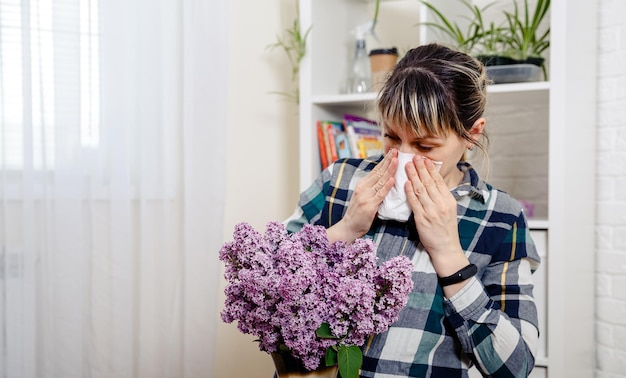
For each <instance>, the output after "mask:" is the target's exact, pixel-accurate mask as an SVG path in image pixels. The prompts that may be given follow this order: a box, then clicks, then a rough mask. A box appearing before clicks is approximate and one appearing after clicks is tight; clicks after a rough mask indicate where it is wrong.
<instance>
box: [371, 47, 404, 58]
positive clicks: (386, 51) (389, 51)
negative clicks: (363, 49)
mask: <svg viewBox="0 0 626 378" xmlns="http://www.w3.org/2000/svg"><path fill="white" fill-rule="evenodd" d="M382 54H391V55H396V56H397V55H398V49H397V48H395V47H390V48H385V49H374V50H372V51H370V56H372V55H382Z"/></svg>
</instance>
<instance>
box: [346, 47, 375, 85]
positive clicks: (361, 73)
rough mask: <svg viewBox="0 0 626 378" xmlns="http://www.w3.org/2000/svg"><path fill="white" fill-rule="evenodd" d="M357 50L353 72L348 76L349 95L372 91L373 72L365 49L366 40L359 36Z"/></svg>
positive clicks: (352, 67) (353, 62)
mask: <svg viewBox="0 0 626 378" xmlns="http://www.w3.org/2000/svg"><path fill="white" fill-rule="evenodd" d="M355 47H356V49H355V52H354V59H353V61H352V66H351V70H350V72H349V75H348V88H347V92H348V93H365V92H367V91H369V90H370V88H371V86H372V84H371V75H372V73H371V71H370V60H369V57H368V55H367V49H366V48H365V39H364V38H363V37H362V36H358V37H357V40H356V46H355Z"/></svg>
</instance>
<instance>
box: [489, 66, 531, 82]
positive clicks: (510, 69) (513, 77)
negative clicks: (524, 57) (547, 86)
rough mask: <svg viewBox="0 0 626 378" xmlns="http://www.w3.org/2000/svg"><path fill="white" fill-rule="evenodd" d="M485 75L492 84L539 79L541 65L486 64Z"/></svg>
mask: <svg viewBox="0 0 626 378" xmlns="http://www.w3.org/2000/svg"><path fill="white" fill-rule="evenodd" d="M487 76H488V77H489V78H490V79H491V80H493V83H494V84H502V83H521V82H528V81H540V80H541V67H539V66H536V65H534V64H507V65H502V66H487Z"/></svg>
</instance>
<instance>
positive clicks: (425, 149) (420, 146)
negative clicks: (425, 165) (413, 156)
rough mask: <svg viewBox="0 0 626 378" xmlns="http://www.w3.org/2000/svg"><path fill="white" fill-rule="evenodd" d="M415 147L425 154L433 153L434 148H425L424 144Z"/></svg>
mask: <svg viewBox="0 0 626 378" xmlns="http://www.w3.org/2000/svg"><path fill="white" fill-rule="evenodd" d="M415 147H416V148H417V149H418V150H420V151H424V152H428V151H432V149H433V147H432V146H424V145H423V144H417V145H415Z"/></svg>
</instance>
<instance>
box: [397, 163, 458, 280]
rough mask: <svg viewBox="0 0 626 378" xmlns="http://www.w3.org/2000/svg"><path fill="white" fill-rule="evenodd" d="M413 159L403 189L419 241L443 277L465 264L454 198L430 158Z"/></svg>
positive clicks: (407, 166) (407, 167)
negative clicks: (411, 211)
mask: <svg viewBox="0 0 626 378" xmlns="http://www.w3.org/2000/svg"><path fill="white" fill-rule="evenodd" d="M412 162H413V164H407V165H406V170H407V176H408V181H407V183H406V184H405V186H404V191H405V193H406V197H407V201H408V203H409V206H410V207H411V209H412V210H413V216H414V218H415V227H416V228H417V232H418V234H419V238H420V241H421V243H422V244H423V245H424V248H425V249H426V251H427V252H428V254H429V255H430V258H431V261H432V263H433V266H434V267H435V270H436V271H437V274H438V275H439V276H440V277H444V276H447V275H449V274H453V273H454V272H456V271H457V270H458V269H459V267H462V266H464V265H463V264H466V263H467V258H466V257H465V254H464V253H463V249H462V248H461V243H460V241H459V231H458V223H457V203H456V199H455V198H454V196H453V195H452V193H450V189H449V188H448V186H447V184H446V182H445V181H444V179H443V177H442V176H441V174H439V172H438V170H437V167H436V166H435V164H434V163H433V162H432V161H431V160H429V159H424V158H422V157H421V156H418V155H416V156H415V157H414V158H413V161H412Z"/></svg>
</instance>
